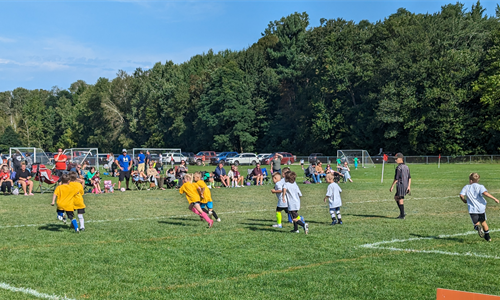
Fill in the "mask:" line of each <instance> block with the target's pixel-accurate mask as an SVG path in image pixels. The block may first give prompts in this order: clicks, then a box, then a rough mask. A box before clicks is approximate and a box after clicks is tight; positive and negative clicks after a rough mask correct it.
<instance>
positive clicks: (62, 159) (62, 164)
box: [54, 148, 68, 178]
mask: <svg viewBox="0 0 500 300" xmlns="http://www.w3.org/2000/svg"><path fill="white" fill-rule="evenodd" d="M67 160H68V157H67V156H66V155H64V154H63V150H62V149H61V148H59V149H57V154H56V155H55V156H54V162H55V163H56V172H55V173H56V176H58V177H59V178H60V177H61V176H62V174H64V173H66V161H67Z"/></svg>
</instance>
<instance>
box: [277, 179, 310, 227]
mask: <svg viewBox="0 0 500 300" xmlns="http://www.w3.org/2000/svg"><path fill="white" fill-rule="evenodd" d="M296 178H297V174H296V173H295V172H293V171H292V172H288V173H287V174H286V176H285V184H284V185H283V201H284V202H285V203H286V202H288V211H289V212H290V215H291V216H292V219H293V230H292V231H291V232H295V233H299V227H298V225H300V226H302V227H303V228H304V233H305V234H308V233H309V224H307V223H304V221H302V218H301V217H300V216H299V210H300V197H302V193H301V192H300V189H299V186H298V185H297V183H296V182H295V179H296Z"/></svg>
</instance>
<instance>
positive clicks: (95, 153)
mask: <svg viewBox="0 0 500 300" xmlns="http://www.w3.org/2000/svg"><path fill="white" fill-rule="evenodd" d="M63 154H65V155H66V156H67V157H68V161H69V162H70V163H74V164H79V165H82V164H83V163H84V162H86V163H87V165H88V166H89V167H96V169H99V149H97V148H71V149H64V151H63Z"/></svg>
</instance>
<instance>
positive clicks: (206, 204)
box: [193, 172, 220, 222]
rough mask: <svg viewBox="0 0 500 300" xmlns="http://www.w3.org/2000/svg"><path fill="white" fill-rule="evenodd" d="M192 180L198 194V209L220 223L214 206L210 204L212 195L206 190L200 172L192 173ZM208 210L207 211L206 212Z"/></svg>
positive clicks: (206, 187)
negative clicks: (199, 198)
mask: <svg viewBox="0 0 500 300" xmlns="http://www.w3.org/2000/svg"><path fill="white" fill-rule="evenodd" d="M193 179H194V181H195V183H196V185H197V186H198V192H199V193H200V197H201V200H200V207H201V210H203V211H204V212H205V213H206V214H208V215H209V216H212V215H213V216H214V218H215V219H216V220H217V222H220V218H219V217H218V216H217V213H216V212H215V210H214V204H213V202H212V193H211V192H210V189H209V188H208V186H207V184H206V183H205V181H203V180H202V179H201V172H196V173H194V176H193ZM207 208H208V210H207Z"/></svg>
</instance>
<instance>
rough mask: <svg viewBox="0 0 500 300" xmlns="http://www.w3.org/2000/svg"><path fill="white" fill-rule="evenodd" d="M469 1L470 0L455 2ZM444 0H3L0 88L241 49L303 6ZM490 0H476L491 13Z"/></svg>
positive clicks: (385, 10)
mask: <svg viewBox="0 0 500 300" xmlns="http://www.w3.org/2000/svg"><path fill="white" fill-rule="evenodd" d="M460 2H461V3H464V4H465V7H466V8H469V9H470V8H471V6H472V5H473V4H475V3H476V1H460ZM448 3H455V2H450V1H430V0H419V1H395V0H393V1H361V0H359V1H358V0H354V1H352V0H351V1H347V0H345V1H340V0H338V1H337V0H332V1H326V0H324V1H240V0H225V1H224V0H221V1H140V0H136V1H133V0H130V1H127V0H121V1H120V0H115V1H111V0H110V1H91V0H87V1H85V0H83V1H57V0H55V1H23V0H21V1H5V0H0V16H1V17H0V91H6V90H13V89H15V88H17V87H24V88H27V89H49V90H50V89H51V88H52V87H53V86H58V87H59V88H61V89H66V88H68V87H69V86H70V84H71V83H72V82H75V81H76V80H79V79H82V80H84V81H86V82H87V83H90V84H93V83H95V82H96V81H97V79H98V78H99V77H106V78H110V79H112V78H114V77H115V76H116V73H117V71H118V70H125V71H127V72H128V73H131V72H133V71H134V70H135V69H136V68H138V67H140V68H146V69H147V68H150V67H152V66H153V65H154V64H155V63H156V62H162V63H165V61H168V60H172V61H173V62H175V63H182V62H184V61H186V60H189V58H190V57H192V56H193V55H196V54H201V53H204V52H207V51H208V50H209V49H213V50H214V51H215V52H218V51H221V50H224V49H231V50H241V49H244V48H247V47H248V46H250V45H251V44H253V43H254V42H256V41H257V40H258V39H259V38H260V37H261V33H262V32H263V31H264V29H265V28H266V27H267V25H268V24H269V22H270V21H273V20H278V19H280V18H281V17H283V16H287V15H289V14H291V13H294V12H304V11H305V12H307V13H308V14H309V17H310V21H311V26H318V25H319V20H320V19H321V18H326V19H335V18H344V19H346V20H354V21H357V22H359V21H360V20H363V19H366V20H369V21H371V22H376V21H378V20H381V19H384V18H385V17H387V16H389V15H390V14H392V13H395V12H396V10H397V9H398V8H400V7H404V8H406V9H408V10H409V11H411V12H415V13H427V12H428V13H435V12H438V11H439V10H440V9H441V6H442V5H446V4H448ZM496 3H497V2H496V1H482V2H481V4H482V6H483V7H484V8H485V9H486V14H488V15H495V7H496Z"/></svg>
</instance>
